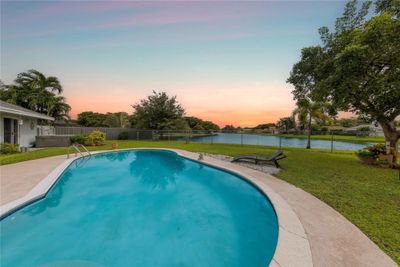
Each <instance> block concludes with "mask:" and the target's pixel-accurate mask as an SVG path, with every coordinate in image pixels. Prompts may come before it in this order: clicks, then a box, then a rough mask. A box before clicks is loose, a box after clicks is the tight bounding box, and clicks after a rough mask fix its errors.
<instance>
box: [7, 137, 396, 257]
mask: <svg viewBox="0 0 400 267" xmlns="http://www.w3.org/2000/svg"><path fill="white" fill-rule="evenodd" d="M114 142H118V144H119V147H120V148H130V147H165V148H179V149H185V150H188V151H196V152H208V153H215V154H225V155H229V156H237V155H240V154H257V155H266V154H272V153H273V152H275V150H276V148H273V147H263V146H250V145H244V146H241V145H224V144H201V143H189V144H185V143H183V142H166V141H159V142H158V141H157V142H152V141H114ZM110 148H111V142H110V141H108V142H107V145H106V146H102V147H90V149H91V150H104V149H110ZM65 153H66V148H49V149H42V150H37V151H34V152H29V153H23V154H22V153H21V154H14V155H1V156H0V163H1V164H2V165H3V164H9V163H14V162H19V161H24V160H30V159H34V158H41V157H48V156H54V155H61V154H65ZM285 154H287V155H288V158H286V159H284V160H282V161H281V164H282V167H283V171H282V172H280V173H278V174H277V175H276V176H277V177H278V178H280V179H282V180H285V181H287V182H289V183H291V184H294V185H296V186H298V187H300V188H302V189H304V190H305V191H307V192H309V193H311V194H313V195H314V196H316V197H317V198H319V199H321V200H322V201H324V202H325V203H327V204H329V205H330V206H332V207H333V208H335V209H336V210H337V211H339V212H340V213H341V214H343V215H344V216H345V217H346V218H348V219H349V220H350V221H352V222H353V223H354V224H355V225H357V226H358V227H359V228H360V229H361V230H362V231H363V232H364V233H365V234H366V235H368V236H369V238H371V239H372V240H373V241H374V242H375V243H376V244H377V245H378V246H379V247H380V248H381V249H382V250H383V251H385V252H386V253H387V254H388V255H389V256H390V257H392V258H393V259H394V260H395V261H396V262H397V263H398V264H400V250H399V247H400V180H399V172H398V171H397V170H391V169H384V168H376V167H370V166H366V165H363V164H361V163H360V162H359V160H358V159H357V157H356V156H355V155H354V153H353V152H350V151H336V152H334V153H329V152H328V151H326V150H314V149H311V150H306V149H301V148H286V149H285Z"/></svg>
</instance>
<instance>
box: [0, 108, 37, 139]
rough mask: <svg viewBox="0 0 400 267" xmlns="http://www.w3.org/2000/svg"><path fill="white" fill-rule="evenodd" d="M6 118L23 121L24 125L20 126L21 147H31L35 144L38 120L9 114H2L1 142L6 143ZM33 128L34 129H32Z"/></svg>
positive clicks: (0, 118)
mask: <svg viewBox="0 0 400 267" xmlns="http://www.w3.org/2000/svg"><path fill="white" fill-rule="evenodd" d="M4 118H10V119H14V120H23V123H22V125H19V124H18V142H19V146H20V147H31V146H33V145H34V144H35V138H36V135H37V129H36V128H37V119H35V118H31V117H26V116H17V115H13V114H8V113H0V142H1V143H2V142H4ZM32 126H33V127H32Z"/></svg>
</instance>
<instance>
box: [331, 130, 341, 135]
mask: <svg viewBox="0 0 400 267" xmlns="http://www.w3.org/2000/svg"><path fill="white" fill-rule="evenodd" d="M331 134H337V135H340V134H343V129H332V130H331Z"/></svg>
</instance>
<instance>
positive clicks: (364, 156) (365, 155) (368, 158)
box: [356, 149, 377, 164]
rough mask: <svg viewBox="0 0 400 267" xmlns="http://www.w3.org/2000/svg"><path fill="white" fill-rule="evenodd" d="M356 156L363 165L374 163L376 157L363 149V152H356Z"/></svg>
mask: <svg viewBox="0 0 400 267" xmlns="http://www.w3.org/2000/svg"><path fill="white" fill-rule="evenodd" d="M356 155H357V157H358V158H359V159H360V160H362V161H363V162H364V163H367V164H374V163H376V158H377V156H376V155H375V154H374V153H373V152H370V151H368V150H365V149H363V150H358V151H357V152H356Z"/></svg>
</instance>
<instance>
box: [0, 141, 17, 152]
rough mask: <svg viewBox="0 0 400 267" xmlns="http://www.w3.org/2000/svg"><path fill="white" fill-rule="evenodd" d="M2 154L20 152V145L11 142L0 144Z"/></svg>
mask: <svg viewBox="0 0 400 267" xmlns="http://www.w3.org/2000/svg"><path fill="white" fill-rule="evenodd" d="M0 152H1V154H13V153H18V152H19V146H18V145H13V144H9V143H2V144H1V146H0Z"/></svg>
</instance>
